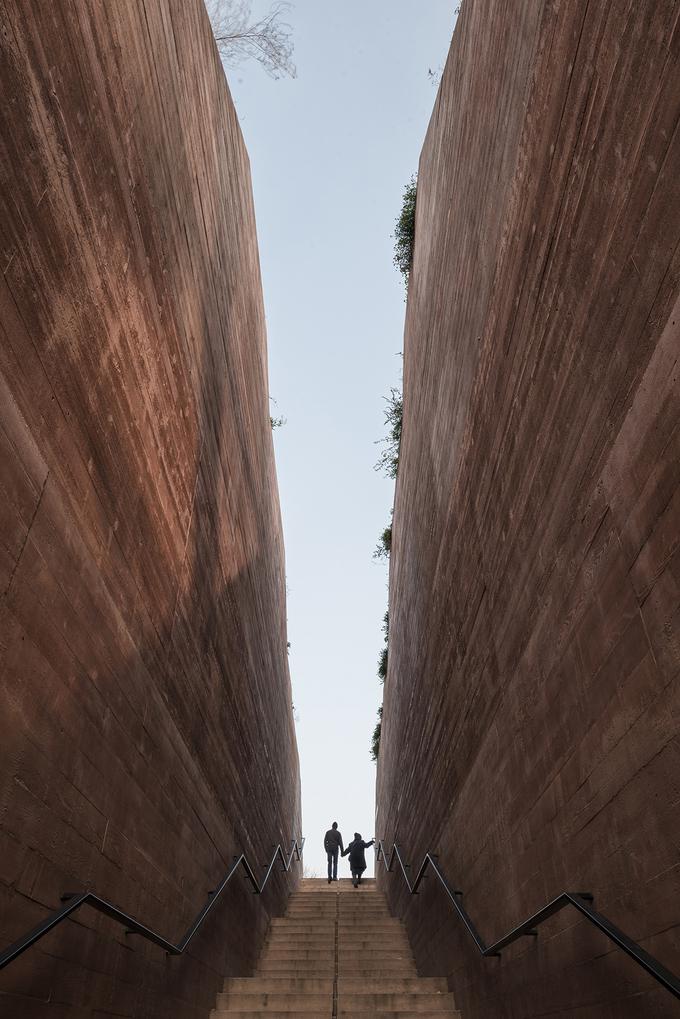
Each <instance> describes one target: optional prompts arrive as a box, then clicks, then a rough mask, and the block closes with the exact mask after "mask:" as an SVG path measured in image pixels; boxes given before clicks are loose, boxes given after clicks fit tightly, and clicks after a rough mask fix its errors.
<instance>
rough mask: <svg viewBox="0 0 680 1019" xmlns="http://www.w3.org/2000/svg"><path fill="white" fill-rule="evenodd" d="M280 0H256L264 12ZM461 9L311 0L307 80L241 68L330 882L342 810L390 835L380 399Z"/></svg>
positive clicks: (239, 91) (304, 31)
mask: <svg viewBox="0 0 680 1019" xmlns="http://www.w3.org/2000/svg"><path fill="white" fill-rule="evenodd" d="M269 6H270V5H269V3H265V2H259V0H255V3H254V5H253V12H254V13H255V14H262V13H264V12H266V11H267V10H268V9H269ZM455 6H456V3H455V2H451V0H373V2H371V3H367V2H366V0H363V2H360V0H343V2H336V3H327V2H326V0H297V2H296V3H295V6H294V8H293V9H292V10H291V11H290V13H289V17H288V20H289V21H290V23H291V25H292V28H293V37H294V41H295V62H296V64H297V69H298V77H297V79H295V80H294V81H291V80H287V79H286V80H279V81H273V80H272V79H270V78H268V77H267V75H266V74H265V73H264V71H263V70H262V69H261V68H260V67H259V65H257V64H255V63H248V64H244V65H242V66H241V67H240V68H237V69H228V70H227V76H228V79H229V84H230V87H231V90H232V95H233V98H234V102H235V104H236V108H237V110H238V113H239V117H240V120H241V127H242V130H243V134H244V137H245V141H246V145H247V147H248V152H249V154H250V162H251V170H252V177H253V188H254V193H255V210H256V214H257V227H258V240H259V246H260V259H261V263H262V275H263V284H264V301H265V308H266V313H267V329H268V343H269V372H270V391H271V395H272V396H273V397H274V399H275V400H276V404H273V405H272V414H273V415H283V417H285V419H286V424H285V425H284V426H283V427H281V428H279V429H277V430H276V431H275V448H276V462H277V471H278V479H279V493H280V499H281V511H282V516H283V527H284V537H285V543H286V570H287V578H288V639H289V641H290V642H291V649H290V669H291V678H292V683H293V698H294V703H295V709H296V717H297V725H296V730H297V739H298V747H299V752H300V765H301V775H302V809H303V834H304V835H305V836H306V838H307V843H306V846H305V869H306V873H307V874H308V875H309V876H314V875H316V876H319V877H324V876H325V872H326V858H325V853H324V851H323V845H322V842H323V834H324V832H325V831H326V829H327V828H329V827H330V824H331V822H332V821H334V820H337V821H338V823H339V826H340V831H341V832H342V834H343V836H344V838H345V843H347V842H349V841H350V840H351V838H352V834H353V832H354V831H359V832H361V833H362V835H363V836H364V838H365V839H369V838H371V837H372V836H373V835H374V834H378V835H379V834H380V833H375V832H374V814H375V765H374V763H373V762H372V760H371V758H370V756H369V747H370V741H371V734H372V731H373V727H374V725H375V722H376V711H377V708H378V705H379V704H380V703H381V702H382V687H381V685H380V682H379V680H378V677H377V671H376V670H377V661H378V655H379V652H380V650H381V648H382V646H383V637H382V632H381V625H382V618H383V614H384V612H385V609H386V607H387V567H386V565H385V564H384V561H380V562H376V561H374V560H373V558H372V554H373V550H374V548H375V546H376V543H377V541H378V537H379V535H380V532H381V531H382V530H383V528H384V527H385V526H386V525H387V524H388V523H389V518H390V509H391V507H392V501H393V497H394V483H393V482H392V481H389V480H387V479H385V478H384V477H382V476H381V475H379V474H377V473H376V472H375V471H374V469H373V467H374V464H375V462H376V460H377V458H378V455H379V451H380V450H379V447H378V446H376V445H375V443H376V440H379V439H380V438H381V437H382V436H384V435H385V425H384V408H385V402H384V397H385V396H386V395H388V394H389V391H390V387H391V386H400V384H401V358H400V351H401V349H402V334H403V327H404V310H405V305H404V287H403V283H402V280H401V277H400V276H399V274H398V273H397V271H396V269H395V268H394V267H393V265H392V255H393V245H394V241H393V238H392V236H391V235H392V233H393V230H394V224H395V220H396V218H397V216H398V214H399V211H400V208H401V199H402V192H403V189H404V186H405V185H406V184H407V182H408V181H409V178H410V177H411V174H413V173H415V172H416V170H417V167H418V158H419V155H420V149H421V147H422V144H423V140H424V136H425V131H426V129H427V124H428V121H429V117H430V114H431V112H432V106H433V104H434V100H435V95H436V91H435V88H434V87H433V86H432V83H431V81H430V79H429V77H428V68H432V69H433V70H435V69H437V68H438V67H440V66H441V65H442V64H443V63H444V60H445V58H446V54H447V52H448V48H449V44H450V40H451V34H452V32H453V27H454V23H455V14H454V8H455ZM275 835H278V833H274V832H272V841H274V837H275ZM367 859H368V862H369V870H368V871H367V876H369V875H370V874H372V873H373V857H372V854H367ZM340 875H341V876H343V877H348V876H349V870H348V866H347V861H346V860H342V861H341V863H340Z"/></svg>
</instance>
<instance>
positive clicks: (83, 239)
mask: <svg viewBox="0 0 680 1019" xmlns="http://www.w3.org/2000/svg"><path fill="white" fill-rule="evenodd" d="M6 8H7V10H6V28H7V31H6V32H5V33H4V34H3V35H2V36H0V47H2V50H3V53H2V57H3V59H2V60H1V61H0V76H1V79H2V87H3V91H4V93H5V94H6V95H7V96H9V97H10V100H11V101H10V102H8V103H6V104H4V106H3V108H2V110H0V147H1V148H0V176H1V181H0V183H1V185H2V186H1V188H0V202H1V203H2V206H3V207H2V221H3V224H4V231H3V235H2V239H1V246H0V257H1V259H2V267H3V272H4V276H3V279H2V282H1V283H0V327H1V328H2V330H3V336H2V343H1V344H0V358H1V360H0V386H1V387H2V396H3V399H2V403H0V442H1V443H2V448H1V450H0V452H1V453H2V461H1V463H2V475H1V485H2V489H3V494H4V496H5V498H4V500H3V507H4V508H3V511H2V514H0V525H1V529H2V544H1V547H0V590H1V591H2V592H3V595H2V601H1V602H0V633H1V638H0V679H1V681H2V689H3V713H2V717H3V720H2V753H1V757H2V768H1V769H0V853H1V859H2V866H1V867H0V881H1V884H0V943H2V944H9V943H10V942H11V941H13V940H14V939H15V938H16V937H17V936H19V935H20V934H22V933H24V932H25V931H26V930H27V929H28V928H30V927H31V926H32V925H33V924H35V923H37V922H39V920H40V919H42V917H43V916H44V915H45V913H46V912H47V911H49V909H51V908H54V906H56V905H57V904H58V900H59V896H60V894H61V893H62V892H64V891H66V890H69V891H70V890H78V889H84V888H91V889H92V890H94V891H96V892H98V893H99V894H101V895H103V896H104V897H106V898H109V899H110V900H111V901H113V902H114V903H116V904H117V905H119V906H120V907H121V908H122V909H125V910H126V911H128V912H130V913H131V914H133V915H134V916H136V917H138V918H139V919H140V920H141V921H142V922H144V923H147V924H148V925H149V926H151V927H153V928H155V929H157V930H159V932H161V933H163V934H164V935H166V936H168V937H171V938H176V937H178V936H179V934H180V933H181V932H182V931H183V930H184V929H186V927H187V926H188V924H189V922H190V921H191V919H193V917H194V915H195V914H196V912H197V911H198V909H199V908H200V906H202V905H203V903H204V902H205V900H206V896H207V893H208V891H209V890H210V889H211V888H213V887H214V886H215V883H216V881H217V880H219V879H220V877H222V876H223V874H224V873H225V872H226V870H227V869H228V867H229V865H230V863H231V854H232V853H237V852H239V851H241V850H245V851H246V852H247V853H248V855H249V857H250V858H251V859H252V860H254V861H257V862H262V863H264V861H265V860H268V859H269V858H270V856H271V846H272V844H273V843H276V842H278V841H279V839H288V838H292V837H294V836H295V835H299V834H300V832H299V823H300V801H299V779H298V763H297V751H296V748H295V736H294V729H293V722H292V717H291V696H290V681H289V677H288V663H287V656H286V636H285V581H284V565H283V547H282V537H281V527H280V519H279V510H278V498H277V491H276V480H275V472H274V462H273V452H272V443H271V432H270V427H269V408H268V399H267V382H266V349H265V334H264V315H263V310H262V302H261V285H260V276H259V266H258V260H257V245H256V238H255V223H254V215H253V209H252V197H251V193H250V180H249V169H248V161H247V156H246V153H245V150H244V147H243V142H242V139H241V135H240V132H239V129H238V125H237V121H236V116H235V113H234V110H233V107H232V105H231V102H230V99H229V95H228V90H227V88H226V87H225V84H224V80H223V75H222V71H221V67H220V65H219V61H218V59H217V56H216V54H215V51H214V45H213V42H212V35H211V33H210V29H209V26H208V23H207V19H206V18H205V13H204V11H203V7H202V4H200V3H199V2H198V0H196V2H190V3H182V4H181V5H180V4H176V3H174V2H170V0H168V2H163V3H153V4H151V3H144V2H141V3H140V4H135V5H99V6H97V7H88V8H87V9H86V8H84V7H83V6H82V5H78V4H75V3H71V2H68V0H59V2H57V3H55V4H50V5H35V6H34V7H32V8H29V7H27V6H26V5H24V4H21V3H19V2H18V0H17V2H15V3H9V4H7V5H6ZM289 885H290V879H286V878H283V877H278V878H276V879H275V880H274V881H273V882H272V883H271V884H270V885H269V887H268V889H267V893H266V897H263V899H255V898H254V897H253V896H252V894H251V891H250V888H249V886H248V885H246V884H245V883H244V882H240V883H238V882H237V881H234V882H233V884H232V886H231V887H230V890H229V891H228V892H227V893H226V895H225V899H224V905H223V906H222V907H220V909H219V910H218V912H217V915H216V916H215V917H214V918H211V919H210V920H209V921H208V923H207V925H206V928H205V930H204V931H203V933H201V934H200V935H199V936H198V937H197V938H196V940H195V942H193V943H192V946H191V949H190V950H189V953H188V955H187V956H186V957H182V958H174V959H170V958H166V957H165V956H164V955H163V953H162V952H161V951H160V950H158V949H157V948H155V947H153V946H150V945H146V944H145V943H144V942H141V941H140V940H139V939H136V938H134V937H127V938H126V936H125V934H124V933H123V932H122V931H121V929H120V928H119V927H118V926H117V925H114V924H112V922H111V921H109V920H107V919H106V918H103V917H100V916H98V915H95V914H93V913H92V912H91V911H85V910H84V911H83V912H82V914H79V915H78V918H77V920H74V921H72V922H68V923H67V924H64V925H63V926H62V928H60V929H59V930H58V931H55V932H54V933H52V934H50V935H48V936H47V937H46V938H45V939H44V940H43V941H42V942H41V944H40V945H39V946H36V948H35V949H33V950H31V951H29V952H28V953H26V955H25V956H23V957H22V958H21V959H20V960H18V961H17V962H16V963H15V964H13V965H12V966H11V967H9V968H8V969H7V970H5V971H3V973H2V974H0V1011H2V1010H3V1009H4V1010H6V1011H7V1014H11V1015H13V1016H17V1017H20V1016H29V1015H30V1016H31V1017H32V1019H33V1017H34V1016H35V1017H37V1016H40V1017H42V1016H45V1017H48V1016H49V1017H53V1016H61V1015H63V1014H64V1013H65V1011H67V1012H68V1015H69V1019H80V1017H81V1016H83V1017H84V1016H90V1015H92V1014H93V1013H94V1012H96V1013H97V1014H98V1015H105V1014H109V1013H115V1014H116V1015H125V1016H130V1017H135V1019H137V1017H142V1016H144V1017H156V1016H158V1017H159V1019H160V1017H161V1016H163V1017H165V1016H167V1015H168V1014H169V1013H170V1012H172V1014H173V1015H176V1016H181V1017H184V1016H186V1017H191V1019H204V1017H205V1016H207V1015H208V1013H209V1010H210V1009H211V1008H212V1007H213V1006H214V1003H215V994H216V992H217V991H218V990H220V989H221V984H222V979H223V976H224V974H226V973H247V972H249V971H250V969H251V967H252V965H253V963H254V960H255V958H256V956H257V951H258V949H259V944H260V942H261V939H262V937H263V935H264V932H265V930H266V926H267V923H268V918H269V916H270V915H271V914H272V913H276V912H281V911H282V909H283V905H284V902H285V896H286V892H287V890H288V888H289ZM251 931H252V936H251V935H250V932H251ZM245 932H248V934H247V936H246V934H245Z"/></svg>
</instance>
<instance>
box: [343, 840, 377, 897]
mask: <svg viewBox="0 0 680 1019" xmlns="http://www.w3.org/2000/svg"><path fill="white" fill-rule="evenodd" d="M374 842H375V839H371V841H370V842H364V840H363V839H362V837H361V834H360V833H359V832H358V831H355V832H354V839H353V840H352V841H351V842H350V844H349V845H348V846H347V849H345V850H343V854H342V855H343V856H347V854H348V853H349V869H350V870H351V872H352V884H353V885H354V887H355V888H356V887H357V886H358V885H360V884H361V875H362V874H363V872H364V871H365V870H366V857H365V855H364V850H365V849H368V848H369V846H372V845H373V843H374Z"/></svg>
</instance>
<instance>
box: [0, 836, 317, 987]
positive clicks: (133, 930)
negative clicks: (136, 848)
mask: <svg viewBox="0 0 680 1019" xmlns="http://www.w3.org/2000/svg"><path fill="white" fill-rule="evenodd" d="M304 845H305V840H304V839H302V840H301V841H300V843H298V840H297V839H294V840H293V846H292V849H291V851H290V854H289V856H288V859H287V860H286V857H285V856H284V853H283V850H282V848H281V843H279V844H278V846H277V847H276V849H275V851H274V855H273V856H272V859H271V863H270V864H269V866H268V867H267V865H266V864H263V866H265V867H267V872H266V874H265V876H264V879H263V881H262V883H261V884H260V883H258V880H257V878H256V877H255V873H254V871H253V868H252V867H251V866H250V864H249V863H248V860H247V859H246V856H245V853H241V855H240V856H235V857H234V863H233V864H232V866H231V868H230V869H229V871H228V873H227V874H226V875H225V877H224V878H223V879H222V880H221V881H220V883H219V885H218V886H217V888H215V889H214V890H213V891H211V892H209V893H208V901H207V902H206V904H205V906H203V908H202V909H201V911H200V912H199V914H198V916H197V917H196V919H195V920H194V921H193V922H192V923H191V926H190V927H189V928H188V930H187V931H186V933H185V934H184V936H183V937H182V938H180V940H179V941H178V942H177V944H176V945H175V944H173V942H172V941H168V940H167V939H166V938H164V937H163V936H162V935H161V934H157V933H156V931H152V930H151V929H150V928H149V927H145V925H144V924H143V923H140V922H139V920H135V919H134V917H132V916H129V915H128V914H127V913H124V912H123V910H122V909H118V907H117V906H114V905H112V904H111V903H110V902H107V901H106V899H101V898H100V897H99V896H98V895H95V894H94V892H67V893H65V894H64V895H62V897H61V899H62V902H65V905H64V906H62V907H61V909H55V910H54V912H53V913H50V914H49V916H47V917H45V919H44V920H43V921H42V922H41V923H39V924H38V926H37V927H34V928H33V930H32V931H29V932H28V934H25V935H24V936H23V937H22V938H19V940H18V941H15V942H14V944H13V945H10V946H9V948H7V949H5V951H4V952H2V954H0V969H2V968H3V966H7V965H9V963H10V962H13V961H14V960H15V959H17V958H18V957H19V956H20V955H21V954H22V953H23V952H25V951H26V949H27V948H30V947H31V946H32V945H34V944H35V943H36V941H40V939H41V938H43V937H44V936H45V935H46V934H48V933H49V932H50V931H51V930H53V929H54V928H55V927H57V926H58V925H59V924H60V923H61V922H62V921H63V920H66V919H67V918H68V917H69V916H71V914H72V913H75V911H76V910H77V909H80V907H81V906H91V907H92V908H93V909H96V910H98V911H99V912H100V913H104V915H105V916H108V917H110V918H111V919H112V920H115V921H116V922H117V923H119V924H122V925H123V926H124V927H125V928H126V931H125V933H126V934H139V935H140V937H142V938H146V940H147V941H152V942H153V943H154V945H158V946H159V947H160V948H163V949H165V951H166V952H167V953H168V955H181V954H182V952H184V950H185V949H186V947H187V946H188V944H189V942H190V941H191V940H192V938H193V937H194V935H195V934H196V933H197V931H198V930H199V928H200V927H201V926H202V924H203V922H204V921H205V919H206V918H207V916H208V914H209V913H210V912H211V910H212V909H213V908H214V906H215V904H216V902H217V900H218V899H219V897H220V895H221V894H222V892H223V891H224V889H225V888H226V886H227V885H228V884H229V882H230V881H231V879H232V877H233V876H234V874H235V873H236V872H237V870H238V869H239V867H243V869H244V871H245V876H246V878H247V879H248V881H250V883H251V885H252V887H253V892H254V893H255V895H261V894H262V892H263V891H264V889H265V886H266V884H267V882H268V881H269V877H270V875H271V873H272V871H273V869H274V864H275V863H276V860H277V858H278V859H280V860H281V863H282V864H283V871H284V872H285V873H288V871H289V870H290V868H291V864H292V862H293V857H295V859H296V860H300V859H301V856H302V850H303V848H304Z"/></svg>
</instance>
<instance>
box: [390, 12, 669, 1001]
mask: <svg viewBox="0 0 680 1019" xmlns="http://www.w3.org/2000/svg"><path fill="white" fill-rule="evenodd" d="M679 17H680V6H679V5H678V4H677V3H674V2H658V3H657V2H654V3H652V2H650V3H633V2H622V3H615V4H611V3H608V2H605V0H597V2H591V3H589V4H586V3H580V2H571V0H565V2H554V3H553V2H545V3H543V2H537V0H533V2H530V3H527V2H525V0H516V2H512V3H500V2H490V0H465V2H464V4H463V10H462V14H461V17H460V20H459V25H458V27H457V28H456V32H455V35H454V39H453V43H452V48H451V52H450V56H449V60H448V64H447V68H446V72H445V75H444V78H443V82H442V85H441V88H440V92H439V96H438V99H437V103H436V106H435V109H434V114H433V117H432V121H431V125H430V129H429V133H428V136H427V139H426V143H425V147H424V150H423V153H422V158H421V162H420V176H419V187H418V208H417V219H416V249H415V265H414V271H413V276H412V281H411V286H410V290H409V301H408V310H407V326H406V338H405V364H404V428H403V441H402V449H401V459H400V466H399V476H398V479H397V492H396V506H395V514H394V529H393V540H392V562H391V577H390V655H389V675H388V677H387V682H386V686H385V709H384V710H385V714H384V720H383V730H382V743H381V750H380V761H379V768H378V805H379V809H378V826H377V831H378V833H379V834H380V835H381V836H385V837H386V838H388V839H390V840H391V839H392V838H394V837H396V838H397V839H398V841H399V842H400V844H401V845H402V846H403V847H404V849H405V850H406V851H407V854H408V859H410V860H411V861H413V863H418V862H419V861H420V859H421V857H422V853H423V852H424V851H425V850H426V849H432V850H438V851H439V852H440V854H441V863H442V865H443V867H444V869H445V871H446V872H447V874H448V875H449V876H450V878H451V880H452V881H453V882H455V884H456V886H457V887H460V888H463V889H464V891H465V902H466V905H467V907H468V909H469V911H470V913H471V915H472V916H473V918H474V919H475V920H476V922H477V923H478V926H479V929H480V931H481V933H482V935H483V936H484V937H485V938H486V939H487V941H492V940H494V939H495V938H497V937H500V936H501V935H502V934H504V933H505V932H506V931H507V930H509V929H510V928H511V927H512V926H514V925H515V924H516V923H519V922H520V921H521V920H523V919H525V918H526V917H528V916H529V915H530V914H531V913H532V912H533V911H534V910H535V909H536V908H538V907H540V906H541V905H542V904H544V903H545V902H546V901H548V900H549V899H550V898H551V897H552V896H553V895H555V894H557V893H559V892H561V891H562V890H563V889H570V890H583V889H586V890H591V891H592V892H594V894H595V896H596V903H597V905H598V907H599V908H601V909H602V910H603V911H604V912H605V913H607V914H609V915H610V916H611V918H612V919H613V920H614V922H616V923H618V924H619V925H620V926H621V927H622V928H623V929H624V930H626V931H628V932H629V933H630V934H631V935H632V936H633V937H635V938H636V939H639V940H640V941H641V943H642V944H643V945H644V947H645V948H647V949H648V950H649V951H651V952H652V953H654V954H657V955H658V956H659V957H660V959H661V960H662V961H663V962H665V963H666V965H668V966H670V967H671V968H672V969H675V970H676V971H680V928H679V926H678V924H679V922H680V907H679V905H678V903H679V902H680V895H679V892H680V864H679V862H678V844H679V833H680V809H679V805H680V745H679V742H678V731H679V722H680V683H679V676H680V427H679V426H680V365H679V357H680V305H679V304H678V294H679V290H680V287H679V279H680V275H679V273H680V249H679V248H678V243H679V241H680V134H679V131H678V117H679V114H680V108H679V106H678V96H679V95H680V68H679V64H678V61H679V56H680V29H679V25H678V18H679ZM381 886H382V887H384V888H385V890H386V891H387V892H388V894H389V895H390V898H391V905H392V907H393V909H394V910H395V911H397V912H398V913H399V914H403V915H405V916H406V918H407V923H408V927H409V933H410V936H411V939H412V943H413V944H414V947H415V951H416V959H417V961H418V964H419V969H420V972H422V973H426V974H430V973H431V974H436V973H447V974H448V975H449V981H450V985H451V987H452V989H453V990H454V991H455V994H456V1000H457V1003H458V1007H459V1008H460V1009H461V1010H462V1012H463V1014H464V1015H465V1016H466V1019H482V1017H484V1019H496V1017H513V1019H529V1017H533V1016H539V1015H540V1016H545V1015H555V1016H556V1015H559V1016H564V1017H567V1016H569V1017H577V1016H578V1019H591V1017H592V1019H595V1017H598V1019H602V1017H614V1016H616V1019H629V1017H630V1019H633V1017H634V1019H640V1017H644V1016H652V1015H654V1016H671V1015H675V1014H676V1011H677V1002H675V1001H674V1000H673V999H672V998H670V996H669V995H668V994H667V993H666V992H664V991H662V990H657V989H656V985H655V984H654V983H653V982H652V981H651V979H650V978H648V977H646V976H645V975H644V974H643V973H641V972H640V971H638V970H637V968H636V967H635V966H634V965H633V964H632V963H630V962H629V961H627V960H626V959H625V958H624V957H623V956H622V955H621V953H619V952H618V951H616V950H614V949H613V948H612V947H611V946H610V945H609V943H608V942H607V941H605V940H604V939H603V937H602V936H601V935H599V934H598V933H597V932H595V931H593V930H592V929H590V928H587V927H586V926H585V925H584V924H583V923H581V922H579V921H578V920H577V917H576V916H575V915H574V914H566V913H565V914H562V915H561V916H560V917H557V918H555V919H554V920H552V921H551V922H550V924H549V925H548V926H546V927H545V928H543V930H542V933H541V936H540V938H539V939H538V940H537V941H534V940H533V939H525V940H524V941H523V942H522V943H521V944H519V945H516V946H514V947H513V948H512V949H508V951H507V952H505V953H504V955H503V958H502V960H501V961H500V962H499V961H495V960H489V961H482V960H480V959H479V957H478V956H477V955H476V951H475V950H474V948H473V946H472V945H471V942H470V940H469V939H468V938H467V936H466V935H464V934H463V933H462V931H461V928H460V927H459V926H456V923H455V921H454V919H453V918H452V916H451V911H450V909H448V908H446V905H445V902H444V898H443V896H442V895H441V894H440V893H439V892H437V891H435V888H434V885H433V883H432V882H430V883H429V886H428V889H427V890H426V891H425V892H424V893H423V894H422V895H420V896H419V897H418V898H417V899H413V900H410V901H407V900H406V897H405V896H404V894H403V893H402V892H400V891H399V890H398V889H399V888H400V883H399V881H398V879H397V878H396V877H392V876H390V877H384V878H381Z"/></svg>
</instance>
